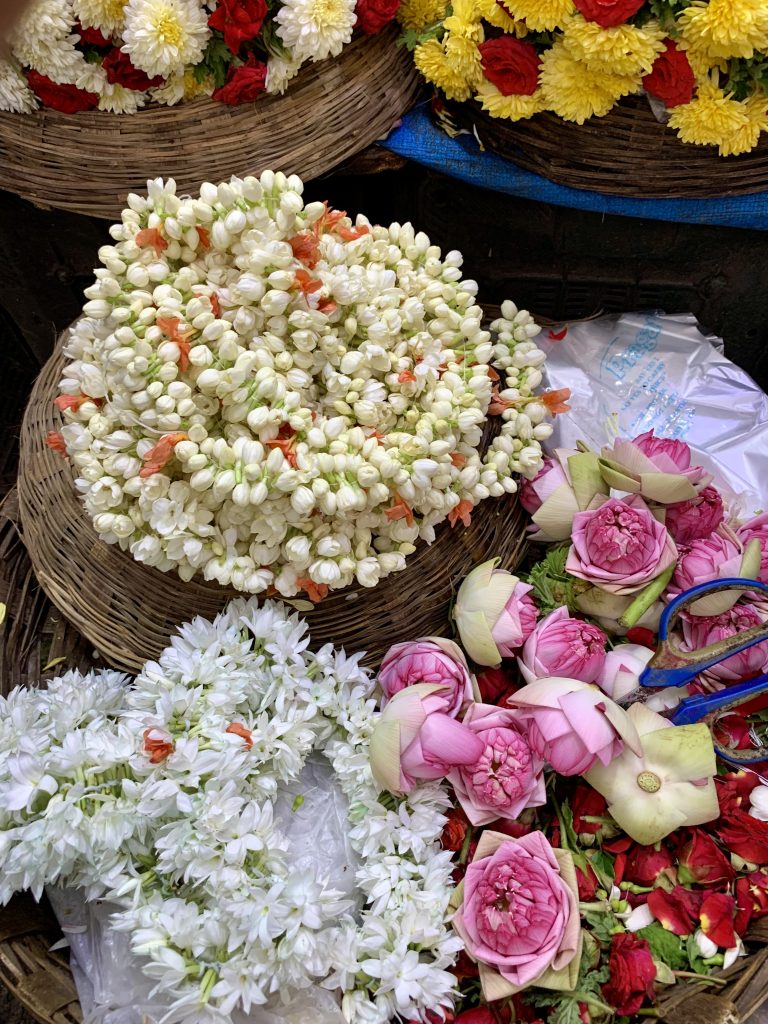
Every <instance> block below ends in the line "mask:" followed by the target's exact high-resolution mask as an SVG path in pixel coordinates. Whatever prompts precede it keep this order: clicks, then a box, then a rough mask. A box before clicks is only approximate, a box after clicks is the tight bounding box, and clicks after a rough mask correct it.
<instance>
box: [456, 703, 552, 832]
mask: <svg viewBox="0 0 768 1024" xmlns="http://www.w3.org/2000/svg"><path fill="white" fill-rule="evenodd" d="M464 725H465V726H466V727H467V728H468V729H470V730H471V731H472V734H473V735H474V736H475V737H477V739H478V740H480V741H481V748H482V749H481V751H480V753H479V755H478V756H477V757H476V758H475V760H474V761H473V762H472V763H471V764H464V765H462V766H460V767H458V768H455V769H454V770H453V771H452V772H451V773H450V775H449V777H448V778H449V780H450V782H451V784H452V785H453V788H454V790H455V792H456V797H457V799H458V801H459V803H460V804H461V806H462V807H463V809H464V813H465V814H466V815H467V817H468V818H469V820H470V821H471V822H472V824H473V825H487V824H488V823H489V822H491V821H495V820H496V819H497V818H510V819H515V818H517V816H518V815H519V814H520V812H521V811H522V810H523V809H524V808H526V807H540V806H541V805H542V804H543V803H544V801H545V794H544V776H543V770H544V762H543V761H542V760H541V758H540V757H538V755H537V754H535V753H534V751H533V750H531V747H530V745H529V743H528V740H527V739H526V735H525V724H524V722H523V721H522V719H521V717H520V715H519V714H518V713H517V712H516V711H510V710H508V709H507V708H498V707H494V706H493V705H492V704H471V705H470V707H469V709H468V711H467V713H466V715H465V716H464Z"/></svg>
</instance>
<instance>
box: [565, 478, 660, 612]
mask: <svg viewBox="0 0 768 1024" xmlns="http://www.w3.org/2000/svg"><path fill="white" fill-rule="evenodd" d="M676 559H677V548H676V547H675V542H674V541H673V540H672V538H671V537H670V535H669V533H667V530H666V529H665V527H663V526H662V525H661V523H659V522H658V521H657V520H656V519H654V517H653V516H652V515H651V513H650V511H649V510H648V506H647V505H646V504H645V502H644V501H643V500H642V499H641V498H638V497H637V496H634V497H632V498H631V499H629V500H627V501H620V500H619V499H617V498H609V499H608V501H606V502H605V504H603V505H601V506H600V508H598V509H595V510H594V511H592V512H580V513H579V514H578V515H577V516H576V517H575V518H574V520H573V543H572V545H571V550H570V551H569V552H568V559H567V561H566V563H565V568H566V572H569V573H570V574H571V576H576V577H578V578H579V579H582V580H586V581H587V582H588V583H592V584H593V585H594V586H596V587H599V588H600V589H601V590H607V591H608V592H609V593H612V594H634V593H636V592H637V591H638V590H642V589H643V587H645V586H646V584H648V583H650V582H651V580H653V579H655V578H656V577H657V576H660V575H661V574H662V573H663V572H664V570H665V569H667V568H668V567H669V566H670V565H672V564H673V563H674V562H675V561H676Z"/></svg>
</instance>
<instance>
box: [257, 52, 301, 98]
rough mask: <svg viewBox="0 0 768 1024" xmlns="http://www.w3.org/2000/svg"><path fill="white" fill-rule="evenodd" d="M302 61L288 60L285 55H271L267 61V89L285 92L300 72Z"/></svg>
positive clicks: (274, 91)
mask: <svg viewBox="0 0 768 1024" xmlns="http://www.w3.org/2000/svg"><path fill="white" fill-rule="evenodd" d="M301 63H302V62H301V61H300V60H286V59H285V57H279V56H276V55H270V57H269V60H268V61H267V82H266V86H265V88H266V91H267V92H271V93H281V94H282V93H284V92H285V90H286V89H287V88H288V83H289V82H290V81H291V79H293V78H295V77H296V75H297V74H298V73H299V68H300V67H301Z"/></svg>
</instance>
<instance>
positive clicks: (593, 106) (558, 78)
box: [539, 40, 640, 124]
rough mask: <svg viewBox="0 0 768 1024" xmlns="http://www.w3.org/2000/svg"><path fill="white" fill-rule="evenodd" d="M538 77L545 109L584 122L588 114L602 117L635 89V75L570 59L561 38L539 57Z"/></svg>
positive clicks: (637, 85)
mask: <svg viewBox="0 0 768 1024" xmlns="http://www.w3.org/2000/svg"><path fill="white" fill-rule="evenodd" d="M539 81H540V82H541V89H542V92H543V94H544V100H545V102H546V104H547V109H548V110H553V111H554V112H555V113H556V114H557V115H558V117H562V118H564V119H565V120H566V121H575V122H576V123H577V124H584V122H585V121H586V120H587V118H588V117H595V116H596V117H602V116H603V115H605V114H607V113H608V111H609V110H610V109H611V107H612V106H613V105H614V103H616V101H617V100H619V99H621V97H622V96H627V95H629V94H630V93H632V92H636V91H637V89H638V87H639V85H640V76H639V75H611V74H609V73H607V72H605V71H595V70H594V69H592V68H589V67H587V65H586V64H582V63H581V61H577V60H574V58H573V57H572V56H571V54H570V53H569V52H568V51H567V50H566V48H565V45H564V44H563V42H562V40H557V41H556V42H555V44H554V46H553V47H552V48H551V49H550V50H545V51H544V53H543V54H542V58H541V71H540V72H539Z"/></svg>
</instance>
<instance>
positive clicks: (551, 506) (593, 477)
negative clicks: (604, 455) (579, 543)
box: [520, 448, 608, 543]
mask: <svg viewBox="0 0 768 1024" xmlns="http://www.w3.org/2000/svg"><path fill="white" fill-rule="evenodd" d="M607 490H608V489H607V488H606V486H605V484H604V483H603V478H602V476H601V475H600V469H599V464H598V458H597V456H596V455H595V453H594V452H577V451H569V450H568V449H566V448H558V449H557V450H556V451H555V453H554V458H547V459H545V460H544V465H543V467H542V469H541V470H540V471H539V473H538V475H537V476H535V477H534V478H533V480H523V483H522V487H521V489H520V503H521V504H522V506H523V508H524V509H525V510H526V512H528V513H530V515H531V516H532V518H533V525H532V526H531V528H530V534H531V539H532V540H537V541H544V542H547V543H548V542H552V541H558V540H568V539H569V538H570V536H571V526H572V525H573V517H574V516H575V515H576V514H577V512H583V511H584V510H585V509H587V508H591V507H592V506H593V504H597V505H599V504H601V503H602V502H603V501H605V499H606V498H607V497H608V494H607Z"/></svg>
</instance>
